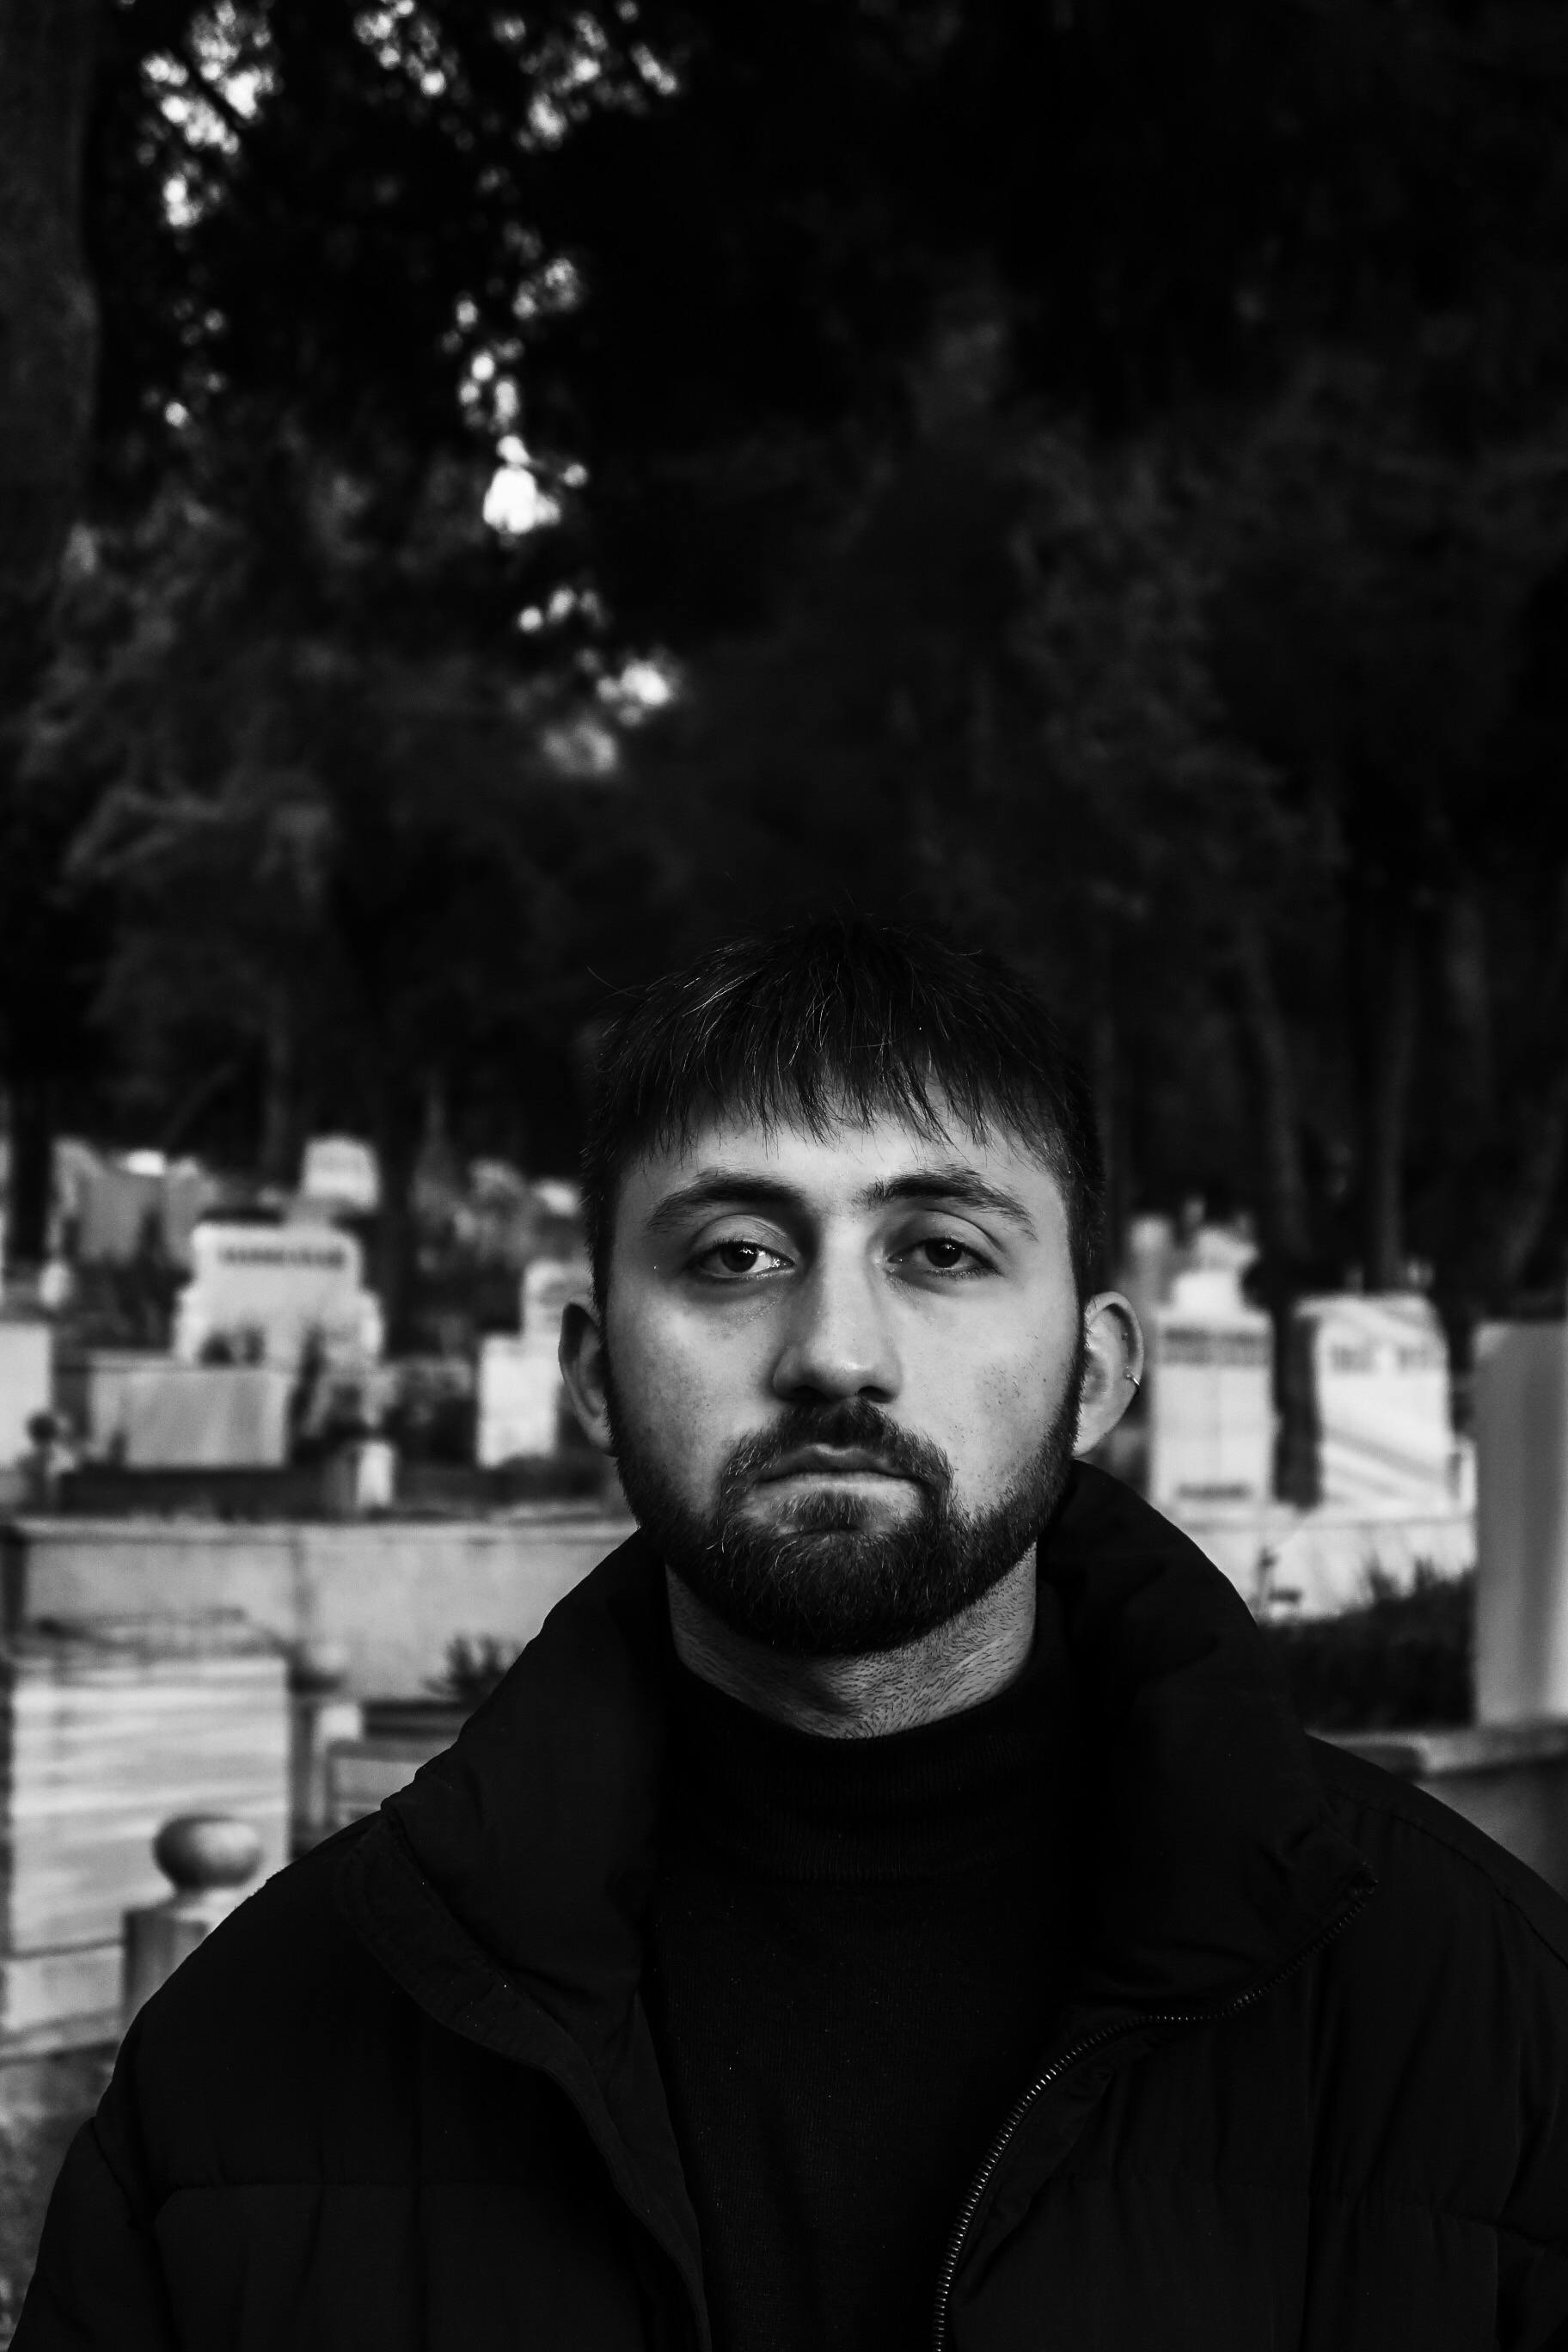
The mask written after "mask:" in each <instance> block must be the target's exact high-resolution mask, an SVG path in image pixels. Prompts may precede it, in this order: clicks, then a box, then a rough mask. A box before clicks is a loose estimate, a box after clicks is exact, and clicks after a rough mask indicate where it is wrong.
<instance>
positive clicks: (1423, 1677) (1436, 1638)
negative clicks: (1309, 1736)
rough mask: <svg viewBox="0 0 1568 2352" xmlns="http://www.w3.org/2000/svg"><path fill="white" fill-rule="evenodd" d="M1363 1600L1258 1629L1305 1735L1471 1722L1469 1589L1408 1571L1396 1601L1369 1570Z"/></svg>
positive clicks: (1465, 1580)
mask: <svg viewBox="0 0 1568 2352" xmlns="http://www.w3.org/2000/svg"><path fill="white" fill-rule="evenodd" d="M1368 1582H1369V1585H1370V1586H1371V1589H1372V1597H1371V1599H1370V1600H1369V1601H1367V1602H1366V1603H1365V1605H1364V1606H1363V1607H1362V1608H1360V1609H1351V1610H1347V1611H1346V1612H1344V1614H1343V1615H1342V1616H1340V1617H1328V1618H1318V1619H1313V1620H1311V1621H1310V1622H1307V1623H1304V1624H1298V1625H1292V1624H1289V1623H1288V1622H1284V1623H1281V1622H1275V1623H1272V1624H1267V1625H1265V1627H1264V1629H1263V1633H1264V1639H1265V1641H1266V1642H1267V1643H1268V1648H1269V1650H1270V1652H1271V1653H1272V1655H1273V1658H1274V1661H1275V1664H1277V1666H1278V1667H1279V1671H1280V1673H1281V1674H1282V1675H1283V1676H1284V1679H1285V1682H1286V1685H1287V1686H1288V1688H1289V1693H1290V1696H1291V1698H1292V1699H1293V1701H1294V1702H1295V1706H1296V1710H1297V1712H1298V1714H1299V1715H1300V1717H1301V1720H1302V1722H1303V1723H1304V1724H1305V1725H1306V1726H1307V1727H1308V1729H1309V1730H1310V1731H1384V1730H1401V1731H1404V1730H1414V1729H1416V1728H1426V1729H1433V1728H1436V1727H1439V1726H1441V1725H1445V1724H1462V1723H1468V1722H1469V1721H1470V1720H1471V1717H1472V1713H1473V1697H1472V1692H1471V1652H1472V1643H1473V1639H1474V1623H1475V1601H1476V1586H1475V1577H1474V1574H1473V1573H1471V1574H1469V1575H1467V1576H1461V1577H1443V1576H1438V1575H1437V1574H1436V1572H1435V1571H1434V1570H1431V1569H1430V1568H1427V1567H1425V1566H1422V1567H1418V1568H1417V1570H1416V1572H1415V1584H1414V1586H1413V1588H1412V1589H1411V1590H1410V1591H1405V1592H1401V1591H1395V1590H1394V1587H1393V1585H1392V1584H1391V1582H1390V1581H1389V1580H1388V1579H1386V1578H1385V1577H1383V1576H1381V1575H1380V1574H1379V1573H1378V1571H1377V1570H1373V1572H1372V1574H1371V1576H1370V1577H1369V1579H1368Z"/></svg>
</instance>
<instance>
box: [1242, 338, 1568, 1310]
mask: <svg viewBox="0 0 1568 2352" xmlns="http://www.w3.org/2000/svg"><path fill="white" fill-rule="evenodd" d="M1226 502H1227V512H1226V519H1225V524H1224V529H1225V531H1226V537H1227V539H1228V549H1227V572H1226V580H1225V583H1224V585H1223V588H1222V590H1221V592H1220V593H1219V595H1218V597H1217V599H1216V603H1215V667H1216V674H1217V676H1218V677H1219V679H1220V682H1221V685H1222V688H1223V691H1224V694H1225V698H1226V706H1227V709H1228V711H1229V713H1230V716H1231V719H1232V720H1233V723H1235V724H1236V725H1237V726H1238V727H1239V728H1241V729H1242V730H1243V731H1244V732H1245V733H1246V735H1247V738H1248V740H1251V741H1252V742H1253V743H1255V744H1256V745H1258V748H1259V749H1260V750H1261V751H1263V752H1264V754H1265V756H1267V757H1268V758H1269V759H1270V760H1272V761H1274V763H1275V764H1276V766H1277V767H1278V768H1279V770H1280V771H1281V772H1282V773H1283V774H1285V775H1286V776H1287V777H1288V778H1289V780H1290V783H1291V786H1292V789H1293V793H1294V795H1295V797H1296V799H1297V800H1298V802H1299V803H1300V804H1301V805H1303V806H1307V805H1310V804H1311V803H1317V804H1318V806H1319V808H1320V809H1321V815H1322V819H1323V822H1324V823H1325V824H1327V825H1329V826H1330V827H1331V829H1332V833H1333V835H1334V837H1335V839H1336V842H1337V845H1338V857H1337V864H1338V869H1339V875H1340V886H1339V890H1340V898H1341V901H1342V908H1341V916H1340V933H1341V938H1342V941H1343V952H1344V955H1345V959H1346V963H1345V979H1344V999H1345V1003H1346V1007H1347V1014H1348V1029H1347V1037H1346V1043H1347V1046H1348V1048H1349V1053H1350V1059H1351V1063H1352V1068H1353V1070H1354V1073H1355V1080H1356V1098H1357V1104H1358V1128H1359V1167H1360V1179H1359V1188H1358V1189H1359V1216H1358V1233H1357V1247H1356V1255H1357V1256H1358V1257H1359V1259H1360V1262H1361V1264H1362V1265H1363V1269H1364V1272H1365V1277H1366V1280H1367V1282H1368V1285H1369V1286H1371V1287H1373V1288H1374V1289H1392V1288H1397V1287H1398V1286H1400V1285H1401V1284H1402V1283H1403V1282H1404V1281H1405V1279H1406V1265H1407V1262H1408V1259H1409V1257H1410V1255H1411V1254H1412V1252H1413V1251H1415V1250H1419V1251H1421V1252H1422V1253H1424V1254H1426V1255H1428V1256H1430V1257H1431V1258H1433V1259H1434V1260H1435V1261H1436V1266H1437V1272H1438V1281H1439V1290H1440V1292H1441V1294H1442V1296H1443V1297H1444V1298H1445V1301H1446V1302H1447V1303H1448V1305H1449V1307H1450V1315H1451V1320H1453V1321H1454V1322H1455V1324H1456V1326H1457V1327H1462V1326H1464V1325H1466V1324H1468V1322H1473V1320H1474V1318H1475V1317H1476V1315H1477V1314H1478V1313H1479V1312H1480V1311H1482V1309H1483V1308H1491V1309H1498V1308H1500V1307H1503V1306H1505V1305H1506V1303H1507V1300H1508V1298H1509V1297H1510V1294H1511V1292H1512V1291H1513V1290H1514V1288H1515V1287H1516V1286H1518V1284H1519V1282H1520V1280H1521V1276H1523V1274H1524V1271H1525V1268H1526V1266H1527V1265H1528V1264H1529V1262H1530V1259H1531V1255H1532V1253H1533V1252H1534V1250H1535V1248H1536V1246H1537V1244H1539V1242H1540V1240H1541V1238H1542V1232H1543V1230H1544V1226H1545V1223H1546V1220H1547V1217H1548V1215H1549V1213H1550V1212H1551V1210H1552V1206H1553V1203H1554V1202H1555V1200H1556V1198H1557V1196H1558V1192H1559V1179H1560V1173H1561V1170H1562V1166H1563V1144H1564V1138H1565V1134H1568V997H1565V994H1564V982H1565V980H1568V964H1565V961H1564V959H1565V958H1568V933H1565V932H1564V930H1563V912H1562V909H1563V907H1564V906H1565V905H1568V833H1565V832H1564V829H1563V820H1562V816H1561V812H1560V796H1559V795H1557V794H1556V793H1552V792H1543V791H1542V783H1543V782H1544V781H1545V778H1544V774H1543V763H1544V758H1545V755H1546V747H1547V741H1548V740H1550V742H1551V746H1552V751H1554V752H1555V755H1556V757H1557V759H1559V760H1560V759H1561V756H1562V752H1563V748H1564V746H1563V737H1562V733H1561V717H1560V716H1557V717H1552V716H1549V714H1548V710H1547V706H1546V705H1544V704H1542V701H1541V699H1540V698H1539V677H1538V678H1537V681H1536V689H1535V698H1534V700H1533V704H1532V703H1531V689H1530V688H1529V686H1528V683H1527V680H1526V678H1525V675H1524V672H1525V667H1526V660H1527V654H1528V646H1527V635H1528V631H1529V625H1530V619H1531V614H1534V615H1536V617H1537V622H1538V623H1539V620H1540V618H1541V616H1542V614H1543V610H1544V606H1543V602H1542V599H1543V595H1544V594H1545V592H1546V591H1547V590H1548V589H1549V587H1550V583H1551V582H1552V580H1553V579H1555V578H1559V577H1561V576H1562V574H1563V566H1564V563H1565V562H1568V438H1565V437H1564V435H1563V429H1562V426H1561V425H1556V427H1555V429H1551V430H1546V431H1538V432H1533V433H1529V434H1517V433H1516V434H1511V435H1507V436H1504V435H1502V434H1498V435H1496V436H1492V437H1490V438H1489V440H1488V441H1487V442H1485V443H1483V444H1482V445H1481V446H1479V447H1473V448H1470V449H1468V450H1465V451H1462V452H1460V451H1456V450H1455V449H1454V448H1453V447H1452V446H1448V445H1446V443H1445V441H1444V440H1443V439H1442V438H1441V437H1440V436H1436V435H1435V434H1434V433H1433V431H1432V430H1431V428H1430V424H1429V421H1428V420H1427V419H1426V418H1424V417H1423V415H1421V412H1420V409H1419V407H1415V406H1414V405H1413V404H1412V403H1411V402H1410V401H1409V399H1408V396H1407V391H1406V387H1405V386H1404V385H1401V384H1400V383H1399V382H1398V380H1397V378H1392V379H1391V377H1390V376H1389V374H1388V373H1384V372H1381V371H1373V370H1371V369H1368V368H1365V367H1354V368H1347V367H1345V366H1344V365H1339V366H1337V367H1335V368H1333V369H1330V370H1321V369H1320V370H1317V371H1314V372H1313V373H1310V375H1307V376H1305V377H1304V378H1303V379H1302V380H1301V382H1300V384H1299V386H1298V388H1297V389H1296V391H1295V392H1294V393H1293V394H1292V395H1291V397H1290V398H1289V400H1287V401H1286V402H1284V403H1282V404H1279V405H1278V406H1277V407H1275V408H1274V409H1272V410H1271V411H1270V412H1269V413H1268V415H1266V416H1264V417H1263V418H1261V419H1260V420H1259V421H1258V425H1256V426H1255V428H1254V430H1253V432H1252V434H1251V435H1250V436H1248V440H1247V446H1246V449H1245V453H1244V454H1243V455H1242V456H1241V457H1240V458H1239V461H1238V462H1237V465H1236V467H1235V468H1234V470H1233V472H1232V475H1231V479H1230V485H1229V488H1228V490H1227V493H1226ZM1540 644H1541V639H1540V635H1539V632H1538V635H1537V645H1538V647H1539V646H1540ZM1537 659H1538V660H1539V652H1538V655H1537ZM1500 948H1501V949H1502V950H1503V952H1502V953H1501V954H1500V955H1499V953H1498V950H1499V949H1500Z"/></svg>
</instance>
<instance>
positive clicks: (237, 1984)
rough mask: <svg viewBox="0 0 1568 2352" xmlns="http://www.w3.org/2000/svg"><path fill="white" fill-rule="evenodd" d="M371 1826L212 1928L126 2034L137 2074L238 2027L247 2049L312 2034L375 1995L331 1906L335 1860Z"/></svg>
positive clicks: (372, 1965) (333, 1842)
mask: <svg viewBox="0 0 1568 2352" xmlns="http://www.w3.org/2000/svg"><path fill="white" fill-rule="evenodd" d="M372 1820H374V1815H373V1816H372V1817H371V1818H370V1819H368V1820H365V1821H360V1822H351V1823H350V1824H349V1825H348V1827H347V1828H346V1829H342V1830H340V1831H338V1832H335V1833H334V1835H332V1836H331V1837H330V1838H328V1839H327V1840H326V1841H325V1842H324V1843H322V1844H321V1845H319V1846H316V1847H314V1848H312V1850H311V1851H310V1853H306V1854H302V1855H300V1858H299V1859H298V1860H297V1861H294V1862H291V1863H288V1864H285V1865H284V1867H283V1868H282V1869H281V1870H279V1871H277V1872H275V1873H274V1874H273V1875H272V1876H271V1877H270V1878H268V1879H266V1880H264V1881H263V1883H262V1885H260V1886H258V1888H257V1889H256V1891H255V1893H254V1894H253V1895H247V1897H246V1899H245V1901H244V1902H243V1903H241V1904H240V1905H238V1906H237V1908H236V1909H235V1910H233V1911H231V1912H230V1913H229V1914H228V1916H226V1918H223V1919H220V1920H219V1921H218V1923H217V1925H216V1927H214V1928H213V1929H212V1930H211V1932H210V1933H209V1934H208V1935H207V1936H206V1937H204V1938H203V1940H202V1942H201V1943H199V1944H198V1945H197V1946H196V1948H195V1950H194V1951H193V1952H191V1953H190V1954H189V1955H188V1956H187V1958H185V1959H184V1960H183V1961H182V1962H181V1964H180V1966H179V1967H178V1968H177V1969H175V1971H174V1975H173V1976H172V1977H171V1978H170V1979H168V1981H167V1982H166V1983H165V1984H164V1985H163V1986H162V1987H161V1988H160V1989H159V1990H158V1991H157V1992H155V1993H154V1994H153V1996H152V1997H151V1999H150V2000H148V2001H147V2002H146V2004H145V2005H144V2007H143V2008H142V2011H141V2014H140V2016H139V2017H138V2019H137V2021H136V2028H135V2031H136V2037H137V2041H138V2043H139V2045H140V2050H141V2053H142V2065H143V2066H147V2065H163V2064H164V2063H174V2061H175V2059H176V2057H178V2058H179V2059H182V2060H183V2059H184V2058H186V2057H187V2056H188V2055H189V2054H194V2052H195V2048H197V2047H205V2044H206V2042H207V2041H208V2038H209V2037H217V2038H220V2039H221V2038H225V2037H226V2036H227V2035H229V2034H231V2033H232V2032H233V2023H234V2020H235V2019H236V2018H237V2017H242V2018H243V2019H244V2020H245V2021H246V2032H247V2039H248V2040H250V2041H251V2042H267V2041H268V2040H272V2039H277V2038H280V2037H284V2038H286V2037H290V2036H293V2035H295V2034H296V2033H298V2032H300V2031H301V2030H302V2029H308V2030H319V2028H320V2027H321V2026H322V2025H324V2024H325V2022H326V2019H327V2015H328V2012H329V2011H331V2009H332V2008H334V2007H336V2006H338V2005H340V2004H341V2003H342V2001H343V2000H358V1999H360V1998H362V1997H363V1992H365V1991H370V1990H373V1989H374V1982H375V1980H377V1979H381V1978H382V1976H383V1971H382V1969H380V1967H379V1965H378V1964H377V1963H376V1962H375V1961H374V1959H373V1958H372V1957H371V1955H370V1954H369V1953H368V1952H365V1951H364V1950H363V1947H362V1946H361V1944H360V1942H359V1939H358V1938H357V1937H355V1936H354V1935H353V1932H352V1930H351V1929H350V1927H348V1924H347V1923H346V1921H345V1920H344V1919H343V1918H342V1916H341V1914H340V1911H339V1908H338V1905H337V1901H336V1897H335V1887H336V1882H337V1876H338V1872H339V1870H340V1869H341V1867H342V1861H343V1858H344V1855H345V1854H346V1853H348V1852H350V1851H352V1849H353V1847H354V1846H355V1845H356V1844H357V1843H359V1842H360V1840H361V1839H362V1838H363V1836H364V1835H365V1834H366V1832H368V1831H369V1829H370V1827H371V1821H372ZM357 1979H363V1986H362V1985H361V1984H360V1983H359V1982H357V1981H356V1980H357Z"/></svg>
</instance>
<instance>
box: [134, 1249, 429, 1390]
mask: <svg viewBox="0 0 1568 2352" xmlns="http://www.w3.org/2000/svg"><path fill="white" fill-rule="evenodd" d="M191 1246H192V1255H193V1256H194V1258H195V1274H194V1276H192V1279H191V1281H190V1282H189V1283H188V1284H187V1285H186V1286H185V1288H184V1290H183V1291H182V1292H181V1294H180V1299H179V1305H178V1307H177V1309H176V1313H175V1323H174V1353H175V1355H176V1357H177V1358H178V1359H179V1360H180V1361H181V1362H182V1363H195V1362H196V1361H198V1360H200V1358H201V1355H202V1351H203V1349H205V1347H206V1346H207V1345H208V1344H209V1343H210V1342H213V1341H226V1342H228V1343H230V1344H233V1343H236V1342H242V1343H243V1342H245V1341H247V1340H248V1341H249V1342H250V1343H251V1344H253V1345H255V1346H256V1347H257V1348H258V1350H259V1357H260V1360H261V1361H262V1362H263V1363H267V1364H274V1365H278V1366H280V1367H282V1368H283V1369H285V1370H291V1369H293V1367H295V1366H296V1365H297V1364H298V1363H299V1361H300V1356H301V1355H302V1354H303V1352H304V1349H305V1346H306V1343H307V1341H308V1340H309V1339H311V1338H312V1337H314V1338H316V1339H319V1340H320V1342H321V1345H322V1347H323V1349H325V1352H326V1356H327V1360H328V1361H329V1362H331V1363H352V1362H357V1361H364V1360H374V1358H376V1357H378V1356H379V1355H380V1353H381V1343H382V1328H381V1311H380V1307H379V1306H378V1304H377V1301H376V1299H375V1298H374V1296H373V1295H372V1294H371V1293H370V1292H369V1291H367V1290H366V1289H365V1288H364V1287H363V1258H362V1255H361V1252H360V1245H359V1244H358V1242H357V1241H356V1240H355V1239H354V1237H353V1234H343V1233H338V1232H336V1231H335V1230H333V1229H332V1228H331V1227H330V1226H325V1225H307V1224H298V1225H238V1224H218V1223H212V1224H204V1225H198V1226H197V1227H196V1230H195V1234H194V1235H193V1236H192V1244H191Z"/></svg>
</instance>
